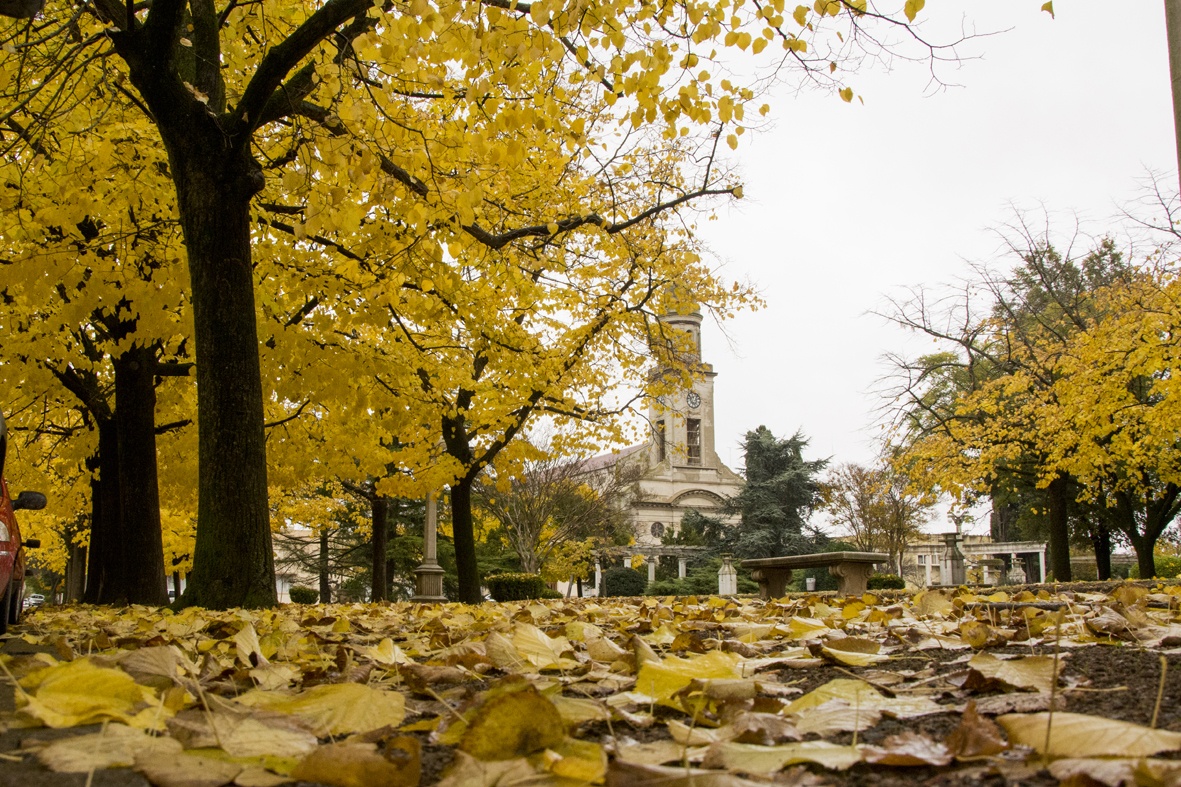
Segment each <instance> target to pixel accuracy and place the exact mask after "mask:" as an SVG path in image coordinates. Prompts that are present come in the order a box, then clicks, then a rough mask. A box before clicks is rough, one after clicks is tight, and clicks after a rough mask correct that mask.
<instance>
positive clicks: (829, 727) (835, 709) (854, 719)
mask: <svg viewBox="0 0 1181 787" xmlns="http://www.w3.org/2000/svg"><path fill="white" fill-rule="evenodd" d="M795 719H796V729H798V730H799V731H800V734H801V735H819V736H820V737H822V738H823V737H826V736H828V735H832V734H833V733H836V732H853V731H859V730H868V729H870V728H871V727H875V726H877V723H878V722H879V721H881V720H882V713H881V711H879V710H877V709H875V708H854V707H853V706H852V705H850V704H849V703H848V702H846V701H844V700H830V701H828V702H825V703H823V704H821V705H817V706H816V707H813V708H809V709H807V710H804V711H801V712H800V713H799V714H798V715H797V716H796V717H795Z"/></svg>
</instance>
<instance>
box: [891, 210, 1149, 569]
mask: <svg viewBox="0 0 1181 787" xmlns="http://www.w3.org/2000/svg"><path fill="white" fill-rule="evenodd" d="M1009 246H1010V252H1011V253H1012V255H1013V257H1014V258H1015V263H1016V264H1015V266H1014V268H1013V270H1012V271H1009V272H1003V273H998V272H995V271H993V270H990V269H989V268H987V267H984V266H977V267H976V270H975V272H976V276H977V281H974V282H970V283H968V284H967V285H965V286H964V287H963V288H962V289H961V290H959V291H957V292H955V293H953V294H951V295H949V296H947V297H946V298H943V299H937V300H935V301H934V302H932V301H931V299H930V298H929V296H928V295H927V294H926V293H924V292H922V291H918V292H916V293H914V297H913V298H912V300H911V301H910V302H909V303H898V302H895V303H894V312H893V313H892V314H890V315H888V317H889V318H890V319H892V320H893V321H895V322H896V323H897V324H899V325H901V326H903V327H905V328H908V329H910V330H913V331H916V332H918V333H922V334H925V335H926V336H928V337H930V338H932V339H934V340H935V341H936V342H938V343H941V344H942V345H943V346H944V348H945V349H943V350H941V351H940V352H937V353H935V354H931V355H926V356H923V357H922V358H919V359H917V360H913V361H912V360H908V359H903V358H898V357H895V358H893V361H894V363H895V365H896V368H897V369H898V379H899V380H901V383H900V385H899V386H898V388H897V389H895V390H894V391H892V392H891V396H892V398H893V400H894V402H895V406H896V409H895V416H896V417H895V423H894V426H895V429H896V431H895V434H894V437H893V439H894V440H896V441H897V443H898V445H899V446H900V447H901V450H900V451H899V453H898V455H897V460H896V461H897V462H898V463H899V466H900V467H901V468H902V470H903V472H905V473H906V474H907V475H908V476H909V477H911V478H912V479H914V480H915V482H916V483H919V484H922V485H923V486H924V487H925V491H929V492H936V491H939V490H942V491H946V492H949V493H951V494H952V495H953V497H957V498H959V499H961V500H964V501H966V502H970V501H972V500H974V499H976V498H979V497H982V496H988V497H992V498H994V499H996V498H1008V499H1013V498H1014V497H1016V498H1020V497H1028V494H1027V493H1023V492H1022V491H1021V490H1022V489H1023V488H1025V489H1029V488H1037V489H1044V490H1045V499H1046V501H1047V502H1046V506H1045V507H1044V509H1043V511H1044V522H1045V526H1046V530H1047V532H1048V536H1049V544H1050V568H1051V570H1052V572H1053V574H1054V577H1055V578H1056V579H1058V580H1060V581H1065V580H1068V579H1069V578H1070V546H1069V545H1070V529H1069V521H1070V520H1069V514H1070V509H1071V504H1072V497H1071V490H1072V489H1073V488H1074V481H1073V478H1072V476H1071V474H1070V472H1069V469H1068V467H1067V465H1066V464H1065V463H1063V462H1060V461H1058V460H1057V458H1056V454H1055V449H1054V448H1053V446H1054V445H1058V446H1062V445H1065V444H1068V443H1070V442H1071V440H1072V437H1071V434H1070V427H1069V426H1068V424H1067V423H1066V422H1064V421H1063V420H1061V419H1048V418H1046V417H1045V416H1046V414H1047V413H1048V412H1049V410H1050V409H1052V408H1055V407H1056V406H1057V403H1056V397H1057V396H1058V395H1059V393H1060V391H1061V387H1060V386H1059V385H1058V381H1059V380H1060V378H1061V377H1062V374H1063V370H1062V368H1061V366H1060V361H1061V360H1062V359H1063V358H1064V357H1065V355H1066V353H1067V352H1068V349H1069V346H1070V342H1071V341H1072V338H1073V337H1075V336H1077V335H1078V334H1080V333H1081V332H1085V331H1086V330H1087V329H1088V328H1089V327H1091V326H1093V325H1094V324H1095V323H1096V322H1097V321H1098V320H1099V319H1101V317H1102V316H1103V315H1102V312H1101V310H1100V309H1101V307H1100V306H1099V305H1098V302H1097V301H1096V300H1095V298H1094V294H1095V293H1096V292H1097V291H1098V290H1099V289H1100V288H1102V287H1105V286H1109V285H1113V284H1116V283H1119V282H1124V281H1126V280H1127V278H1128V276H1129V275H1130V273H1129V272H1130V267H1129V266H1128V265H1127V263H1126V262H1125V261H1124V259H1123V256H1122V254H1121V253H1120V252H1119V251H1118V250H1116V248H1115V245H1114V243H1113V242H1112V241H1111V240H1110V239H1103V240H1101V241H1100V242H1099V243H1098V244H1096V246H1095V247H1094V248H1093V249H1091V250H1089V251H1088V252H1086V253H1084V254H1082V255H1079V256H1075V255H1074V254H1073V249H1072V248H1070V247H1068V251H1067V253H1066V254H1062V253H1060V252H1059V251H1058V250H1057V249H1056V248H1055V247H1054V245H1053V244H1052V243H1051V241H1050V238H1049V234H1048V230H1047V231H1046V233H1044V234H1041V235H1037V234H1035V233H1034V232H1032V231H1031V230H1030V229H1029V227H1028V226H1027V225H1025V224H1020V225H1019V227H1018V232H1017V237H1016V238H1014V239H1013V240H1012V241H1011V242H1010V244H1009Z"/></svg>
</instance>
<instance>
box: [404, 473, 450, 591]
mask: <svg viewBox="0 0 1181 787" xmlns="http://www.w3.org/2000/svg"><path fill="white" fill-rule="evenodd" d="M438 528H439V516H438V500H437V499H436V497H435V495H433V494H431V495H427V498H426V526H425V527H424V528H423V533H422V563H421V564H420V565H419V566H418V568H416V569H414V595H413V596H412V597H411V598H410V600H411V601H419V602H423V603H441V602H444V601H446V600H447V597H446V596H444V595H443V576H444V575H445V574H446V573H447V572H446V571H445V570H444V569H443V567H442V566H440V565H439V557H438V551H437V550H438Z"/></svg>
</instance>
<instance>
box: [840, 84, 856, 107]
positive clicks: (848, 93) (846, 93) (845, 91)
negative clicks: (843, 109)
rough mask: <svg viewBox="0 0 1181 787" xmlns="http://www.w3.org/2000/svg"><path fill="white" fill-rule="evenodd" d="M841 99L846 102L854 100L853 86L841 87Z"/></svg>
mask: <svg viewBox="0 0 1181 787" xmlns="http://www.w3.org/2000/svg"><path fill="white" fill-rule="evenodd" d="M841 100H842V101H844V102H845V103H846V104H847V103H849V102H850V101H852V100H853V88H851V87H843V88H841Z"/></svg>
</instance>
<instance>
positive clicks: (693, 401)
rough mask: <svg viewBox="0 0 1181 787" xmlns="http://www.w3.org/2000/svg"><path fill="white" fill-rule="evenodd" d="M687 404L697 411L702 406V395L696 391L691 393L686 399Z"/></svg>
mask: <svg viewBox="0 0 1181 787" xmlns="http://www.w3.org/2000/svg"><path fill="white" fill-rule="evenodd" d="M685 402H686V403H687V404H688V405H689V406H690V407H692V408H694V409H696V408H698V407H700V406H701V395H700V394H698V393H697V392H696V391H690V392H689V395H688V396H686V397H685Z"/></svg>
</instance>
